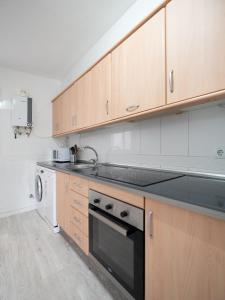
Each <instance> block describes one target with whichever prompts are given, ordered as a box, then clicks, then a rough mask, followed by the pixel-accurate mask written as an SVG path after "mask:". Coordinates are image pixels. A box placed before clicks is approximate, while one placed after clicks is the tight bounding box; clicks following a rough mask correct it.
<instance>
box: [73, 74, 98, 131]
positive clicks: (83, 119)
mask: <svg viewBox="0 0 225 300" xmlns="http://www.w3.org/2000/svg"><path fill="white" fill-rule="evenodd" d="M76 84H77V98H78V127H79V128H85V127H88V126H90V125H93V124H94V121H93V103H92V101H91V74H90V72H88V73H86V74H85V75H84V76H83V77H81V78H80V79H79V80H78V81H77V82H76Z"/></svg>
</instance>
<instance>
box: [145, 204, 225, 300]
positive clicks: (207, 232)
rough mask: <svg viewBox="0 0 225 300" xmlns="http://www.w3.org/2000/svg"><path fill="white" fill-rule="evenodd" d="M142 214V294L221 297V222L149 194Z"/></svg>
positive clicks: (224, 253)
mask: <svg viewBox="0 0 225 300" xmlns="http://www.w3.org/2000/svg"><path fill="white" fill-rule="evenodd" d="M145 216H146V225H145V230H146V231H145V232H146V238H145V247H146V249H145V250H146V251H145V263H146V264H145V272H146V274H145V288H146V290H145V293H146V297H145V299H146V300H158V299H160V300H181V299H182V300H190V299H191V300H199V299H204V300H223V299H225V285H224V278H225V234H224V232H225V221H221V220H218V219H214V218H211V217H207V216H204V215H200V214H197V213H194V212H190V211H188V210H185V209H181V208H178V207H175V206H170V205H167V204H163V203H160V202H158V201H154V200H150V199H146V206H145ZM150 234H152V236H150Z"/></svg>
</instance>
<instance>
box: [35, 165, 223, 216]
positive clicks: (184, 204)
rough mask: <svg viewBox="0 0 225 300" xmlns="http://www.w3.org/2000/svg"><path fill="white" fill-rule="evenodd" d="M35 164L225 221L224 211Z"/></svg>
mask: <svg viewBox="0 0 225 300" xmlns="http://www.w3.org/2000/svg"><path fill="white" fill-rule="evenodd" d="M37 165H38V166H40V167H43V168H46V169H50V170H54V171H57V172H61V173H65V174H69V175H74V176H79V177H82V178H86V179H88V180H92V181H94V182H98V183H102V184H108V185H110V186H112V187H115V188H120V189H122V190H125V191H127V192H130V193H136V194H138V195H140V196H142V197H144V198H145V199H146V200H147V199H152V200H156V201H160V202H162V203H164V204H168V205H172V206H175V207H179V208H183V209H187V210H190V211H192V212H195V213H198V214H203V215H205V216H208V217H213V218H216V219H219V220H222V221H225V213H223V212H220V211H217V210H214V209H210V208H206V207H202V206H199V205H195V204H191V203H187V202H184V201H179V200H176V199H172V198H167V197H164V196H160V195H156V194H153V193H148V192H145V191H141V190H138V189H135V188H132V187H127V186H124V185H122V184H119V183H114V182H110V181H105V180H101V179H98V178H93V177H91V176H88V175H84V174H80V173H79V172H76V171H69V170H65V169H63V168H59V167H54V166H50V165H48V164H45V163H41V162H38V163H37Z"/></svg>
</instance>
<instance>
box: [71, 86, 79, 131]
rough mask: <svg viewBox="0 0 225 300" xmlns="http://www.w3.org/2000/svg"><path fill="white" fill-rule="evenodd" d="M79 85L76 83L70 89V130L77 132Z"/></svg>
mask: <svg viewBox="0 0 225 300" xmlns="http://www.w3.org/2000/svg"><path fill="white" fill-rule="evenodd" d="M78 102H79V99H78V85H77V82H75V83H74V84H73V85H72V86H71V87H70V109H71V110H70V113H69V119H70V130H71V131H73V130H76V129H78V115H79V111H78V107H79V106H78Z"/></svg>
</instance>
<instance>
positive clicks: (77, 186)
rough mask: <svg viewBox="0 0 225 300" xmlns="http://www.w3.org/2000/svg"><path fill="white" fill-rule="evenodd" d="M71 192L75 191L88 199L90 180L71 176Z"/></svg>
mask: <svg viewBox="0 0 225 300" xmlns="http://www.w3.org/2000/svg"><path fill="white" fill-rule="evenodd" d="M70 190H72V191H75V192H77V193H79V194H81V195H83V196H85V197H88V180H86V179H84V178H81V177H77V176H74V175H71V176H70Z"/></svg>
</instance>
